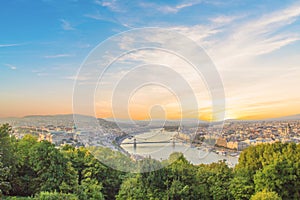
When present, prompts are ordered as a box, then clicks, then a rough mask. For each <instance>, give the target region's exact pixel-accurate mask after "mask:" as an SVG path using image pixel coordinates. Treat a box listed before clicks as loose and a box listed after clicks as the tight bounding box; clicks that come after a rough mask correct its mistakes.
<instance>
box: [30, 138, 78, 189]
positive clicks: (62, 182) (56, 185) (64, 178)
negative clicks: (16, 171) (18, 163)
mask: <svg viewBox="0 0 300 200" xmlns="http://www.w3.org/2000/svg"><path fill="white" fill-rule="evenodd" d="M30 154H31V156H30V161H29V162H30V164H31V165H32V167H33V170H34V171H35V173H37V178H36V179H35V180H34V181H37V182H38V183H39V184H40V188H39V189H38V191H36V192H39V191H55V190H56V191H60V189H64V190H65V189H67V188H77V184H78V182H77V174H76V171H75V170H74V169H73V167H72V165H71V164H70V163H69V162H68V159H67V158H65V157H64V156H63V154H62V153H61V152H60V151H59V150H58V149H56V148H55V146H54V145H53V144H51V143H49V142H47V141H42V142H40V143H38V144H36V145H35V146H34V147H33V148H32V149H31V151H30Z"/></svg>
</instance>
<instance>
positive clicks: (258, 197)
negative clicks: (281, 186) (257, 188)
mask: <svg viewBox="0 0 300 200" xmlns="http://www.w3.org/2000/svg"><path fill="white" fill-rule="evenodd" d="M250 200H282V199H281V197H280V196H278V194H277V193H276V192H268V191H267V190H263V191H261V192H257V193H256V194H254V195H253V196H252V197H251V199H250Z"/></svg>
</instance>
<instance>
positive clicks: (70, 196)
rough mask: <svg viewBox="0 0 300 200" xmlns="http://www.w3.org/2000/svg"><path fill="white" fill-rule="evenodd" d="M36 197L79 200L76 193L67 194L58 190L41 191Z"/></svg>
mask: <svg viewBox="0 0 300 200" xmlns="http://www.w3.org/2000/svg"><path fill="white" fill-rule="evenodd" d="M36 199H39V200H78V197H77V196H76V195H75V194H65V193H58V192H41V193H40V194H39V195H38V196H37V197H36Z"/></svg>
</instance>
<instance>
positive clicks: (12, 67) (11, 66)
mask: <svg viewBox="0 0 300 200" xmlns="http://www.w3.org/2000/svg"><path fill="white" fill-rule="evenodd" d="M4 66H6V67H8V68H10V69H11V70H16V69H17V67H16V66H14V65H11V64H4Z"/></svg>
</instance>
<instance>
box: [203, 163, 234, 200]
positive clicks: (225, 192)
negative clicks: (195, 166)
mask: <svg viewBox="0 0 300 200" xmlns="http://www.w3.org/2000/svg"><path fill="white" fill-rule="evenodd" d="M210 167H211V172H212V175H211V176H210V177H209V178H208V183H209V185H210V189H209V191H210V192H211V195H212V197H213V199H216V200H217V199H220V200H221V199H232V196H231V194H230V192H229V186H230V181H231V179H232V178H233V173H232V169H231V168H229V167H228V166H227V165H226V163H225V162H224V161H222V162H221V161H220V162H219V163H214V164H211V165H210Z"/></svg>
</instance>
